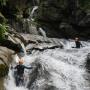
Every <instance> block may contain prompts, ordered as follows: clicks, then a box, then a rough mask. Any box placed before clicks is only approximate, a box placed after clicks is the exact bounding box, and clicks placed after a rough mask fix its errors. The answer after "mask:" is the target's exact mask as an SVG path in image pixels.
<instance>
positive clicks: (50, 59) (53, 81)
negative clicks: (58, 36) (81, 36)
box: [5, 39, 90, 90]
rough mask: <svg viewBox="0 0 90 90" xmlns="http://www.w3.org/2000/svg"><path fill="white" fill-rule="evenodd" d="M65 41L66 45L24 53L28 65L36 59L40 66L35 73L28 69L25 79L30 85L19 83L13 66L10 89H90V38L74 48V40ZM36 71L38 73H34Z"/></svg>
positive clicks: (8, 86)
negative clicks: (88, 61) (88, 59)
mask: <svg viewBox="0 0 90 90" xmlns="http://www.w3.org/2000/svg"><path fill="white" fill-rule="evenodd" d="M61 41H62V43H63V44H64V49H60V48H58V49H54V50H45V51H43V52H40V51H34V52H33V53H32V54H31V55H26V56H25V57H24V59H25V65H29V64H30V63H31V64H32V63H33V64H34V65H36V67H37V68H38V70H37V72H34V73H31V70H30V71H27V74H28V75H29V77H28V80H29V81H27V80H26V81H25V83H26V85H28V88H29V89H27V88H26V87H25V86H24V87H16V86H15V83H14V78H13V74H12V71H11V70H10V71H9V75H8V76H9V78H8V79H7V80H6V81H5V87H6V90H12V89H13V90H90V84H89V81H88V80H87V75H88V73H87V72H86V69H85V63H86V57H87V54H88V53H89V52H90V42H83V41H82V44H83V45H84V46H85V47H83V48H80V49H75V48H71V47H72V46H73V45H74V41H73V40H69V41H67V40H63V39H62V40H61ZM25 74H26V73H25ZM34 74H35V75H37V76H36V77H34ZM30 77H31V79H30ZM32 79H33V80H32ZM30 80H32V81H30Z"/></svg>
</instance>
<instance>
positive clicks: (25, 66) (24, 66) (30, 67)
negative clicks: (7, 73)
mask: <svg viewBox="0 0 90 90" xmlns="http://www.w3.org/2000/svg"><path fill="white" fill-rule="evenodd" d="M23 66H24V65H23ZM24 68H26V69H32V67H31V66H30V67H27V66H24Z"/></svg>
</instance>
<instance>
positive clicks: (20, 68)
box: [14, 65, 32, 86]
mask: <svg viewBox="0 0 90 90" xmlns="http://www.w3.org/2000/svg"><path fill="white" fill-rule="evenodd" d="M25 68H26V69H32V67H26V66H24V65H17V66H16V67H15V69H17V70H16V72H15V73H14V74H15V75H14V76H15V81H16V86H19V85H21V84H23V81H24V77H23V74H24V69H25Z"/></svg>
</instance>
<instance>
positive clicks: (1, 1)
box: [0, 0, 8, 6]
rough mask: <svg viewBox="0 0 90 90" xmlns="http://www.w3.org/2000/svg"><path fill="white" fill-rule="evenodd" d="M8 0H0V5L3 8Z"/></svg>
mask: <svg viewBox="0 0 90 90" xmlns="http://www.w3.org/2000/svg"><path fill="white" fill-rule="evenodd" d="M7 1H8V0H0V3H1V5H2V6H3V5H6V2H7Z"/></svg>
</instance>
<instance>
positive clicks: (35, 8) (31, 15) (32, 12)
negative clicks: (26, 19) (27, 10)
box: [30, 6, 38, 21]
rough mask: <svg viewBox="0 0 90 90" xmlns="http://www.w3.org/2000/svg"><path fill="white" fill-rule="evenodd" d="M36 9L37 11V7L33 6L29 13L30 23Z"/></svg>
mask: <svg viewBox="0 0 90 90" xmlns="http://www.w3.org/2000/svg"><path fill="white" fill-rule="evenodd" d="M37 9H38V6H34V7H33V9H32V11H31V14H30V18H31V20H32V21H33V20H34V19H33V14H34V12H35V10H37Z"/></svg>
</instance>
